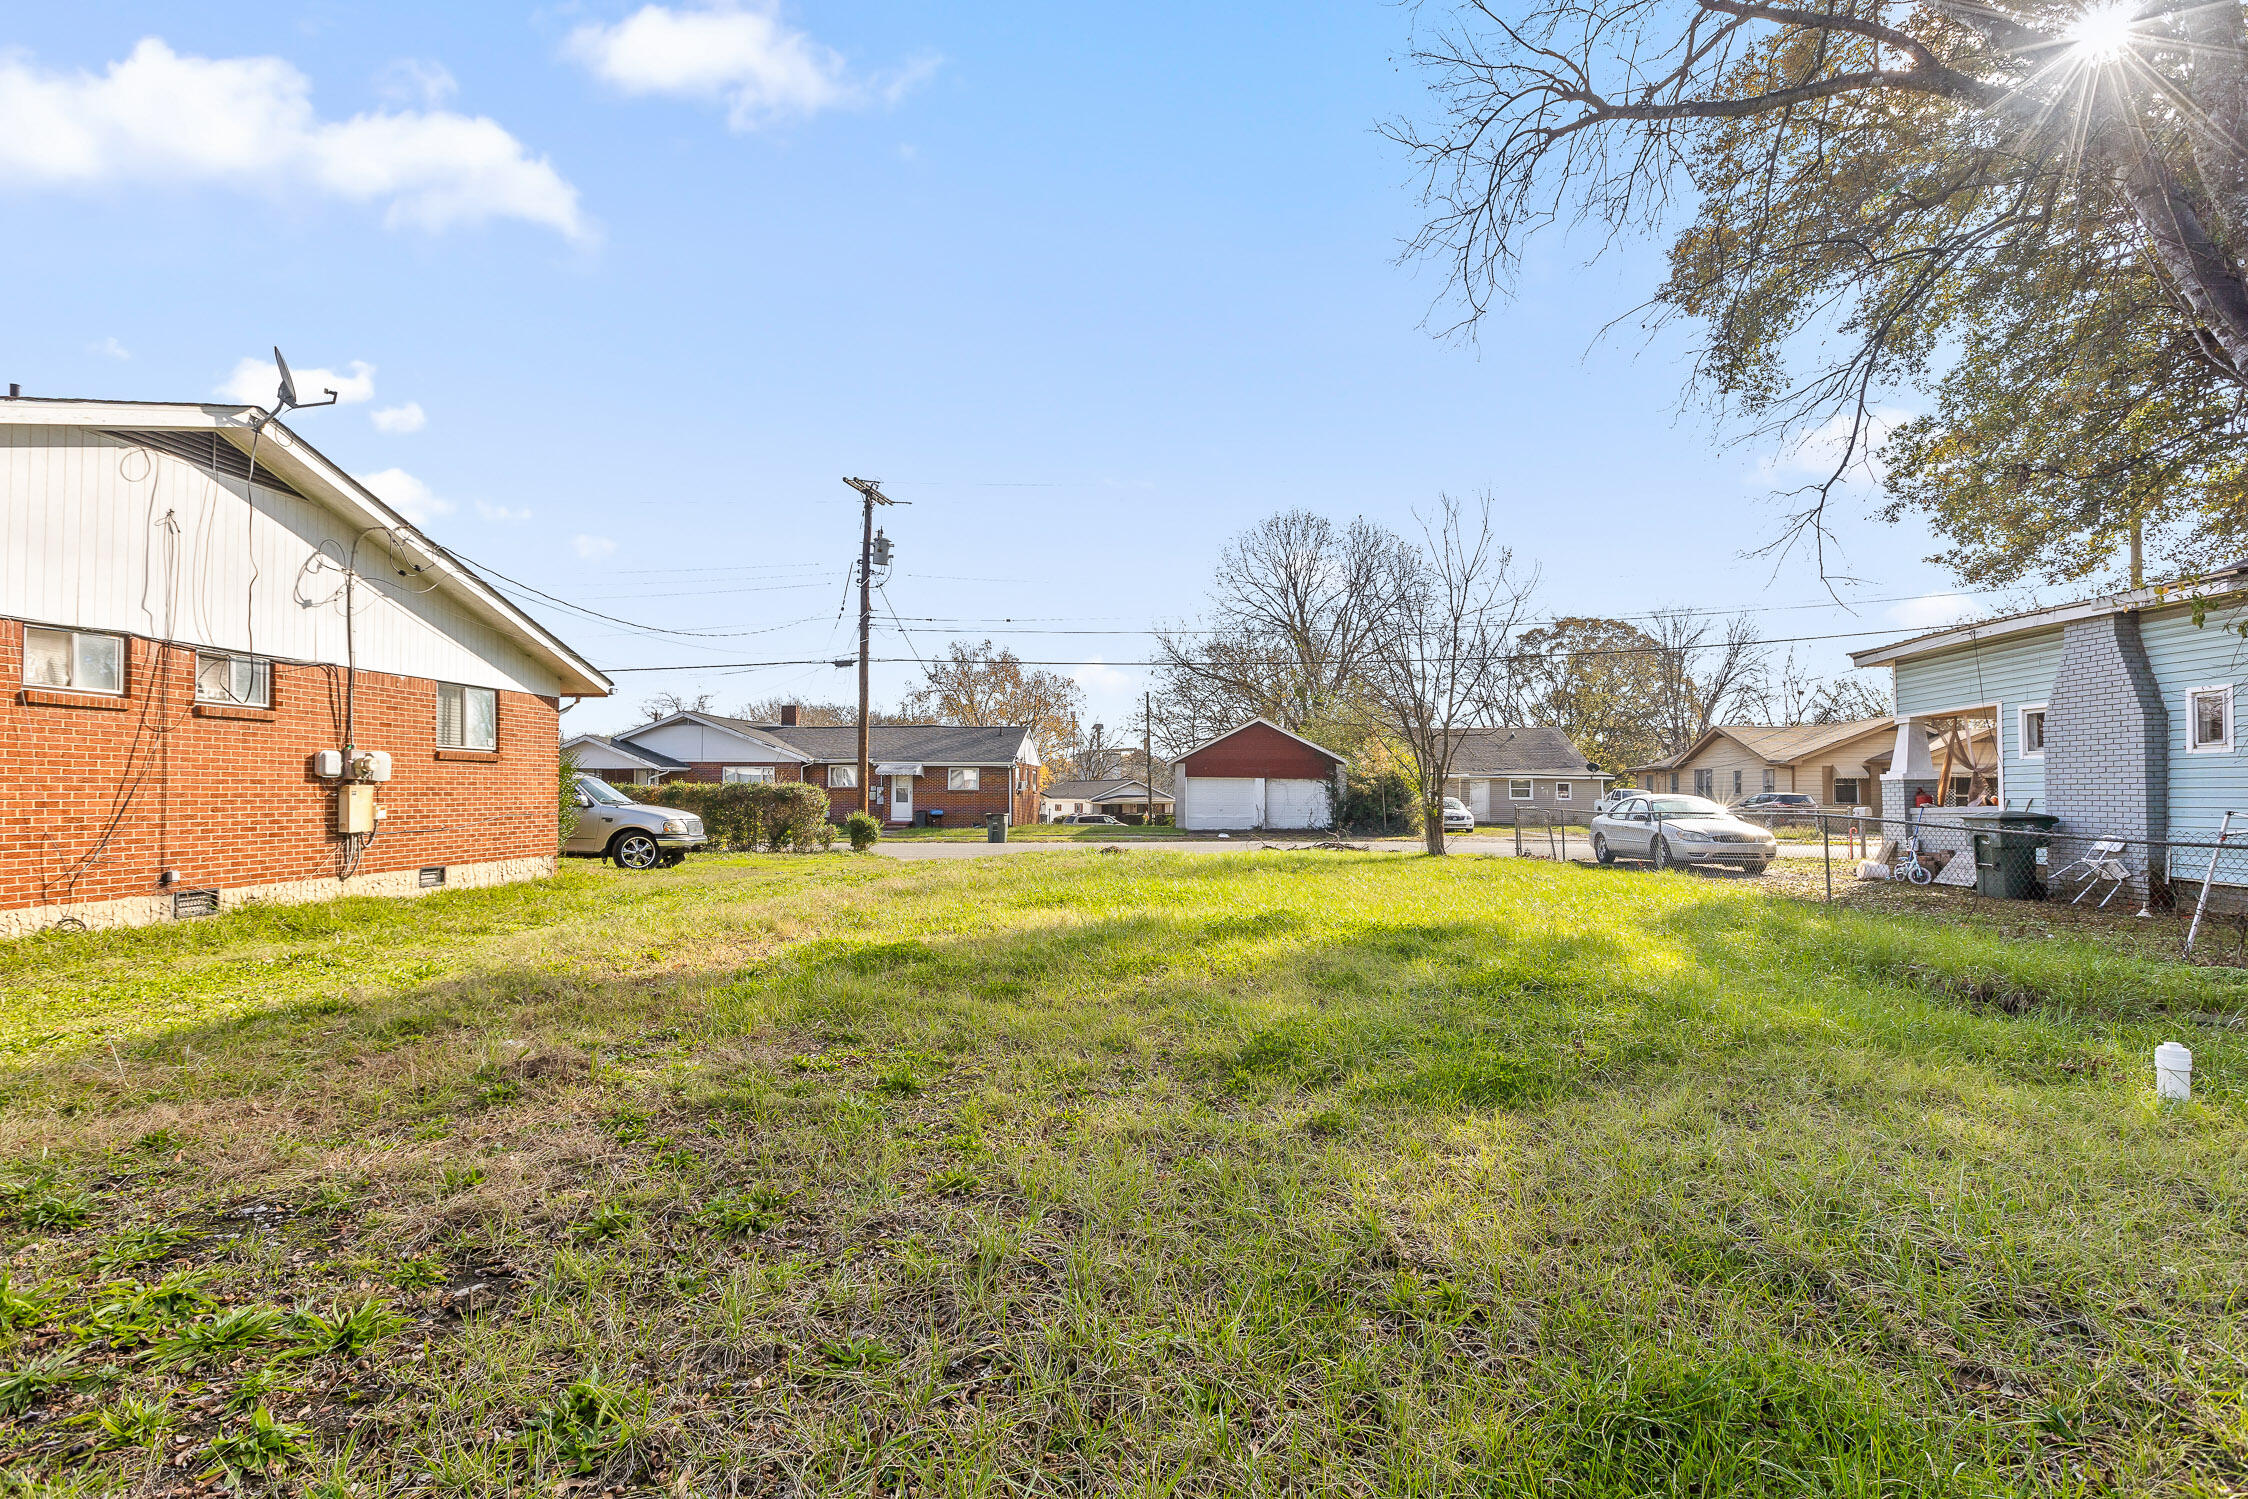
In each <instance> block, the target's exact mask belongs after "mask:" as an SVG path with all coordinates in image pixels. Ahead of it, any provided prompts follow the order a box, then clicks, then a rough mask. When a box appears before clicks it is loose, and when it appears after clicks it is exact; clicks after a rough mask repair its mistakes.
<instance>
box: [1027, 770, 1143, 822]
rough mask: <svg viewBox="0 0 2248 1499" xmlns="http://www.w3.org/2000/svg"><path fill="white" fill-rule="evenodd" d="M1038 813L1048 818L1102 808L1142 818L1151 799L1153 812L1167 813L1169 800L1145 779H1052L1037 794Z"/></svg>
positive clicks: (1132, 819) (1131, 818) (1124, 817)
mask: <svg viewBox="0 0 2248 1499" xmlns="http://www.w3.org/2000/svg"><path fill="white" fill-rule="evenodd" d="M1038 801H1039V816H1040V817H1042V818H1043V819H1045V820H1046V821H1047V822H1059V821H1060V820H1061V819H1063V818H1064V817H1079V816H1083V815H1084V814H1086V813H1088V812H1104V813H1106V814H1107V815H1109V816H1110V817H1115V818H1119V819H1122V820H1124V821H1128V822H1145V821H1147V819H1148V809H1149V805H1150V803H1151V802H1152V803H1153V806H1154V815H1155V816H1157V817H1169V816H1170V815H1171V808H1172V805H1173V803H1172V800H1171V798H1170V797H1169V796H1168V795H1166V794H1165V793H1163V792H1160V791H1158V792H1156V793H1155V794H1154V795H1153V796H1152V797H1150V796H1149V794H1148V786H1147V782H1145V781H1127V780H1115V779H1111V780H1106V781H1055V782H1053V783H1051V784H1050V785H1048V786H1047V787H1046V788H1045V789H1044V790H1043V791H1041V792H1039V794H1038Z"/></svg>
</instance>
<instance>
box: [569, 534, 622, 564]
mask: <svg viewBox="0 0 2248 1499" xmlns="http://www.w3.org/2000/svg"><path fill="white" fill-rule="evenodd" d="M570 545H571V546H573V547H576V548H577V552H578V555H579V556H580V557H583V558H584V559H585V560H586V561H588V562H598V561H600V560H601V559H602V558H603V557H606V556H608V555H610V554H611V553H612V552H614V551H616V549H617V544H616V543H615V542H613V541H611V540H610V539H609V538H608V537H606V536H586V535H582V534H581V535H578V536H573V537H571V538H570Z"/></svg>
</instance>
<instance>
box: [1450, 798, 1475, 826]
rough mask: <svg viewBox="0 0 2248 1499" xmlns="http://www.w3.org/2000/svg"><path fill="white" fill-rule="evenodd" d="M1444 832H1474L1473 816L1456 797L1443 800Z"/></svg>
mask: <svg viewBox="0 0 2248 1499" xmlns="http://www.w3.org/2000/svg"><path fill="white" fill-rule="evenodd" d="M1444 831H1445V832H1447V833H1472V832H1474V831H1475V814H1474V813H1473V812H1470V811H1469V810H1468V809H1467V803H1466V802H1463V801H1461V800H1460V799H1459V798H1458V797H1456V796H1447V797H1446V798H1444Z"/></svg>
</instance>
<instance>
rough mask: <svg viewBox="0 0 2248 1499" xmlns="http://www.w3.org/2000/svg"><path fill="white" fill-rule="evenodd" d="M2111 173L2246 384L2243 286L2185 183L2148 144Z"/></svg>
mask: <svg viewBox="0 0 2248 1499" xmlns="http://www.w3.org/2000/svg"><path fill="white" fill-rule="evenodd" d="M2116 178H2117V180H2118V182H2120V184H2121V185H2122V188H2123V195H2124V197H2125V198H2126V199H2128V200H2129V202H2130V204H2131V211H2132V212H2133V213H2134V214H2136V215H2137V216H2138V220H2139V223H2140V225H2141V227H2143V228H2144V229H2145V230H2146V232H2147V238H2148V240H2149V242H2150V243H2151V244H2152V245H2153V247H2154V253H2155V256H2156V258H2158V259H2159V260H2161V262H2162V268H2163V270H2164V271H2165V272H2167V273H2168V274H2169V277H2170V281H2171V284H2172V285H2173V286H2175V287H2176V288H2177V291H2178V295H2179V296H2181V297H2183V298H2184V299H2185V302H2186V305H2187V306H2188V307H2190V308H2192V309H2193V315H2194V316H2195V317H2196V318H2199V319H2200V320H2201V323H2202V326H2204V327H2205V328H2207V329H2208V330H2209V333H2210V336H2211V337H2213V338H2215V339H2216V341H2217V345H2218V347H2219V348H2221V349H2222V350H2223V351H2224V355H2225V359H2226V362H2227V363H2229V364H2230V365H2231V366H2232V371H2233V375H2234V378H2236V379H2239V380H2241V381H2242V383H2244V384H2248V287H2244V286H2243V285H2242V284H2241V280H2240V273H2239V272H2238V271H2237V270H2235V269H2234V267H2233V264H2232V261H2231V259H2230V257H2229V256H2227V255H2226V254H2225V251H2224V247H2223V246H2221V245H2219V244H2218V243H2217V242H2216V240H2215V239H2214V238H2212V237H2211V235H2210V233H2209V228H2208V226H2207V225H2206V224H2204V223H2203V222H2202V221H2201V215H2200V214H2199V213H2197V212H2195V211H2194V207H2193V204H2192V202H2191V201H2190V200H2189V199H2188V198H2187V196H2186V192H2185V187H2184V184H2182V183H2180V182H2179V181H2178V179H2177V177H2176V176H2175V174H2173V173H2172V172H2171V171H2170V169H2169V167H2168V166H2167V165H2166V164H2165V163H2164V162H2163V161H2162V160H2161V158H2160V157H2158V156H2156V155H2155V154H2154V152H2153V151H2152V150H2151V149H2142V150H2139V151H2136V152H2134V153H2133V155H2132V156H2131V157H2130V159H2129V160H2127V161H2125V162H2124V163H2123V164H2122V166H2121V168H2120V170H2118V171H2117V173H2116Z"/></svg>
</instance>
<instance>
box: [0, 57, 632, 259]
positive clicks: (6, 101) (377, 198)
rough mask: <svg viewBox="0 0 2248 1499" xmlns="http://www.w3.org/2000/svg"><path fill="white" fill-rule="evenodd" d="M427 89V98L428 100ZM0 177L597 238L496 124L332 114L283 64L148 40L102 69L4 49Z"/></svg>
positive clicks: (553, 181) (421, 223) (553, 180)
mask: <svg viewBox="0 0 2248 1499" xmlns="http://www.w3.org/2000/svg"><path fill="white" fill-rule="evenodd" d="M425 97H426V93H425ZM0 183H5V184H12V185H16V186H23V187H108V186H115V185H119V184H127V183H131V184H141V185H146V186H152V187H160V188H173V187H179V186H183V185H195V184H201V185H208V186H220V187H231V188H236V189H240V190H245V191H252V192H260V193H267V194H272V195H274V196H280V195H283V194H287V193H300V194H302V193H312V194H318V195H321V196H326V197H333V198H340V199H342V200H344V201H346V202H351V203H363V204H375V205H380V206H381V208H382V210H383V221H384V223H385V224H386V225H389V226H390V227H393V228H395V227H399V226H402V225H406V226H412V227H415V228H419V229H423V230H427V231H430V232H433V233H434V232H436V231H439V230H443V229H447V228H451V227H453V226H455V225H460V224H476V223H482V222H485V221H487V220H490V219H496V218H507V219H520V220H523V221H525V222H528V223H533V224H542V225H545V226H546V227H548V228H550V229H554V230H556V231H558V232H560V233H562V234H563V235H566V236H568V237H569V238H572V239H582V238H585V237H587V236H588V234H589V232H590V231H589V228H588V226H587V224H586V222H585V219H584V217H583V215H582V214H581V213H580V211H579V208H578V192H577V189H576V188H574V187H572V186H571V185H570V184H569V183H568V182H567V181H565V180H564V179H563V178H562V176H561V174H560V173H558V172H556V171H555V170H554V168H553V166H552V165H550V164H549V163H548V162H547V161H546V159H545V158H543V157H534V156H532V155H531V154H530V153H529V152H528V151H527V150H526V149H525V148H524V146H523V143H522V142H521V141H518V140H517V139H516V138H515V137H514V136H512V135H510V134H509V133H508V132H507V131H506V130H505V129H503V128H502V127H501V126H500V125H499V123H498V122H497V121H494V120H491V119H488V118H485V117H483V116H470V115H463V114H455V113H452V112H450V111H446V110H437V109H422V110H414V109H394V110H381V111H374V112H370V113H366V114H358V115H353V116H352V117H351V118H350V119H348V120H323V119H321V118H320V117H319V116H318V115H317V114H316V113H315V112H314V110H313V107H312V84H311V81H310V80H309V79H307V78H306V77H305V76H304V74H302V73H300V72H298V71H297V70H296V69H295V68H294V67H292V66H291V65H290V64H289V63H287V62H286V61H284V60H283V59H281V58H278V57H235V58H205V57H183V56H181V55H179V54H178V53H175V52H174V51H172V49H171V48H170V47H168V46H166V45H165V44H164V43H163V42H162V41H160V40H158V39H157V38H155V37H148V38H145V39H144V40H142V41H141V42H140V44H139V45H138V46H136V47H134V48H133V51H132V54H131V55H130V56H128V57H126V58H125V59H124V60H123V61H121V62H113V63H111V64H110V65H109V68H108V70H107V71H106V72H104V73H101V74H99V75H96V74H93V73H88V72H84V71H78V72H63V71H59V70H54V71H50V70H46V69H42V68H39V67H36V66H34V65H33V64H32V63H31V62H29V61H28V60H27V59H26V58H25V57H23V56H22V55H21V54H11V55H7V56H0Z"/></svg>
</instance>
